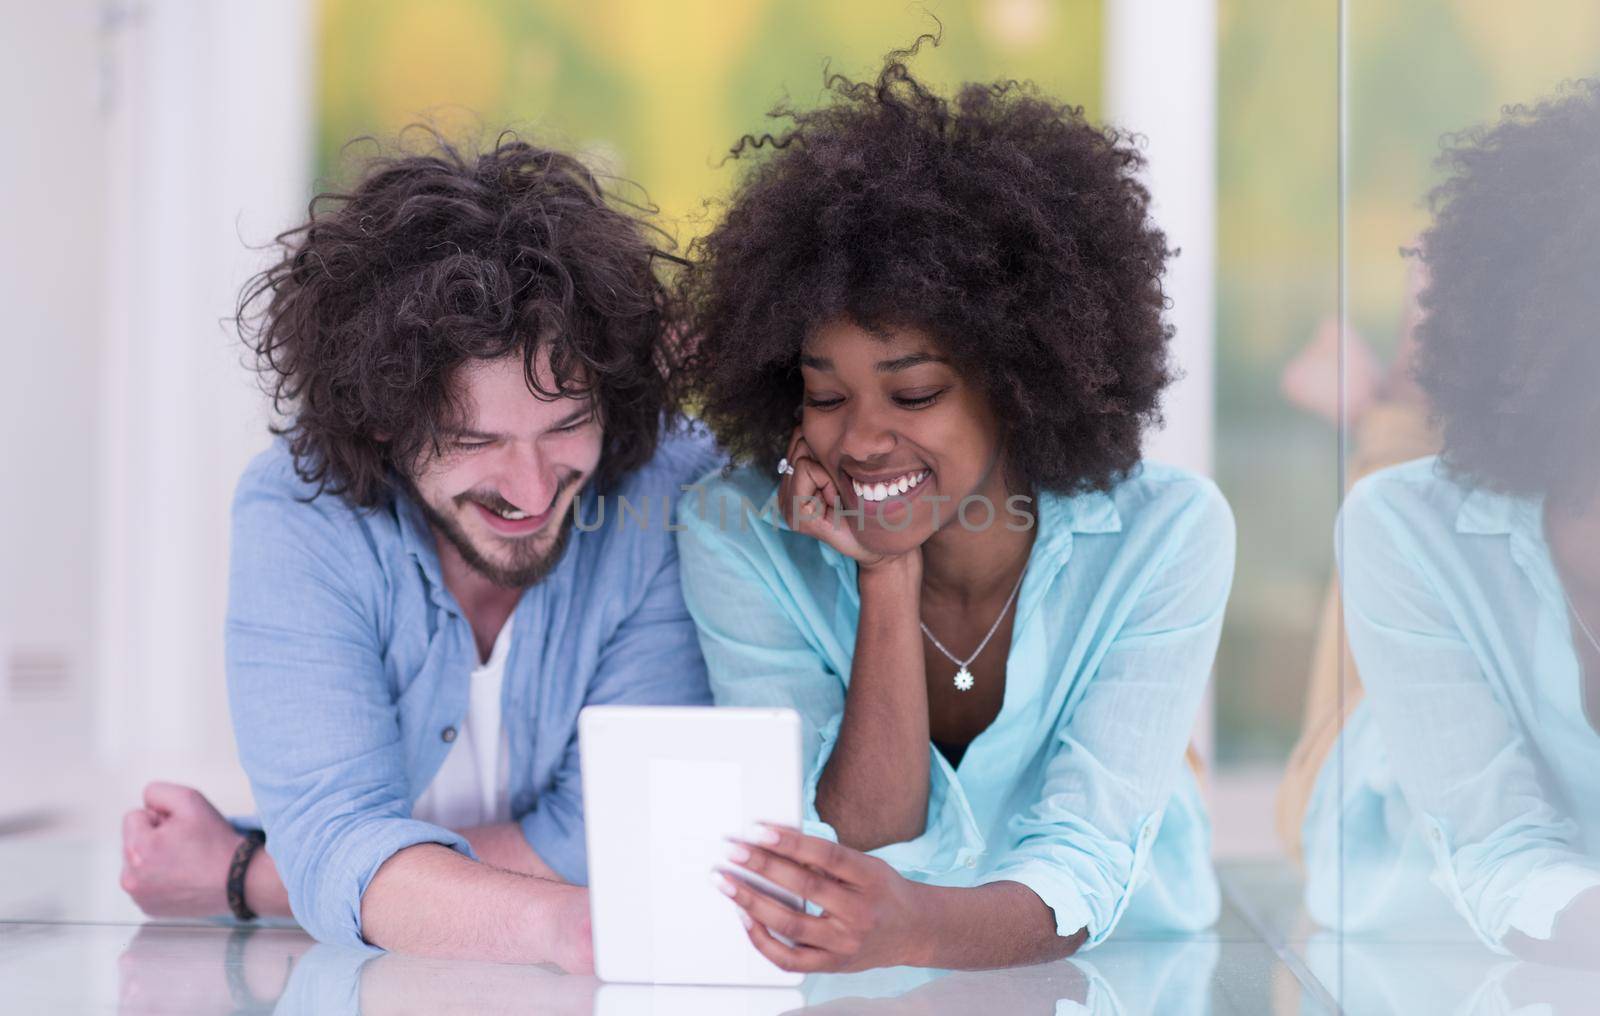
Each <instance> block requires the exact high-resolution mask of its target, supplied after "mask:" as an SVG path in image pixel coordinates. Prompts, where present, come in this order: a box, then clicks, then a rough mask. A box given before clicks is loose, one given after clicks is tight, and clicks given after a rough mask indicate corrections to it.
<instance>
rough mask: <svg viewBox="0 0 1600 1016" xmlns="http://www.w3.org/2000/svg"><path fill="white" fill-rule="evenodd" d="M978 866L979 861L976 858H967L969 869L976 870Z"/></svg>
mask: <svg viewBox="0 0 1600 1016" xmlns="http://www.w3.org/2000/svg"><path fill="white" fill-rule="evenodd" d="M977 866H978V859H977V858H976V857H969V858H967V867H969V868H976V867H977Z"/></svg>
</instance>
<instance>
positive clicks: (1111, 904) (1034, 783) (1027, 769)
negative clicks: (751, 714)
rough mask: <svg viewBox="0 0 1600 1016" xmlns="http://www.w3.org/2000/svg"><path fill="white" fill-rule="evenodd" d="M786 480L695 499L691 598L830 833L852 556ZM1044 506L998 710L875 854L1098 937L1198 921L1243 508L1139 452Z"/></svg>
mask: <svg viewBox="0 0 1600 1016" xmlns="http://www.w3.org/2000/svg"><path fill="white" fill-rule="evenodd" d="M775 496H776V484H775V482H774V479H773V478H772V477H770V476H767V475H763V474H760V473H757V472H755V471H753V470H751V469H748V468H746V469H740V470H736V471H734V472H732V473H731V474H729V475H726V476H722V475H716V474H714V475H712V476H710V477H707V478H706V480H705V481H704V482H703V483H702V484H701V485H700V489H699V490H698V491H697V492H692V493H690V494H688V495H686V496H685V500H684V501H683V503H682V504H681V505H680V508H679V513H680V518H681V519H682V524H683V526H684V531H683V532H682V533H680V534H679V538H678V539H679V556H680V560H681V566H682V578H683V584H684V599H685V601H686V602H687V604H688V606H689V612H690V614H691V615H692V616H693V617H694V619H695V623H696V626H697V627H698V629H699V633H700V644H701V648H702V649H703V651H704V653H705V657H706V665H707V668H708V672H709V674H710V678H711V687H712V693H713V695H714V696H715V698H716V701H717V703H718V704H719V705H739V706H788V707H792V708H794V709H796V710H798V711H799V713H800V715H801V718H802V728H803V741H802V751H803V752H804V763H803V764H804V766H805V771H806V773H807V777H806V782H805V814H806V818H807V820H808V826H809V828H810V830H811V831H812V832H815V833H816V834H818V835H823V836H828V837H830V838H833V837H834V832H833V830H832V829H831V828H830V827H829V826H827V825H826V824H825V823H823V822H822V821H821V819H820V817H819V816H818V815H817V811H816V788H817V780H818V779H819V777H820V776H821V774H822V770H823V768H824V766H825V765H826V763H827V761H828V758H829V756H830V754H831V752H832V749H833V745H834V741H835V738H837V736H838V733H839V725H840V721H841V720H842V718H843V713H844V701H845V688H846V685H847V684H848V682H849V680H850V664H851V657H852V655H853V653H854V649H855V636H856V623H857V618H858V616H859V613H860V598H859V594H858V592H857V587H856V566H855V562H854V561H852V560H850V559H849V558H847V557H845V556H844V555H842V554H839V553H838V552H836V551H834V550H833V549H832V548H831V547H828V546H827V545H826V544H823V543H821V542H820V541H818V540H815V539H812V538H811V537H808V536H804V535H801V534H799V533H796V532H794V531H792V530H790V529H789V528H788V527H787V526H786V525H785V524H784V523H783V520H782V518H781V515H780V514H779V513H778V512H777V511H776V508H775V505H776V502H775V500H773V499H774V498H775ZM764 509H765V510H764ZM978 514H979V513H977V512H974V513H972V515H971V516H969V517H975V516H977V515H978ZM1036 519H1037V525H1038V527H1039V528H1038V533H1037V535H1036V537H1035V540H1034V545H1033V550H1032V552H1031V555H1030V557H1029V560H1028V567H1027V571H1026V572H1025V575H1024V579H1023V583H1022V588H1021V591H1020V593H1019V599H1018V606H1017V612H1016V617H1015V620H1014V621H1013V631H1012V641H1011V652H1010V655H1009V657H1008V658H1007V662H1006V689H1005V700H1004V704H1003V706H1002V708H1001V710H1000V713H999V715H998V716H997V717H996V718H995V720H994V722H993V723H992V724H991V725H990V726H989V728H988V729H987V730H985V731H984V732H983V733H982V734H980V735H979V736H978V737H977V738H976V739H975V740H973V742H972V743H971V745H970V746H969V747H968V749H967V751H966V753H965V755H964V756H963V757H962V759H961V764H960V766H959V767H958V768H955V769H952V767H951V766H950V764H949V762H948V761H947V760H946V759H945V758H944V756H943V755H942V754H941V753H940V752H938V751H936V750H934V748H933V747H932V744H931V743H930V745H929V750H928V765H929V767H930V777H931V779H930V793H929V800H928V819H927V826H926V829H925V831H924V832H923V833H922V835H920V836H918V837H917V838H916V839H914V840H910V841H908V842H904V843H897V844H892V845H890V846H887V847H884V848H882V849H880V850H877V851H874V853H875V854H876V855H877V856H879V857H881V858H883V859H884V860H886V861H888V862H890V863H891V864H893V865H894V866H895V867H896V868H897V869H899V870H900V871H901V872H902V873H904V874H906V875H907V876H909V877H912V878H916V879H919V880H922V881H926V882H931V883H937V884H941V885H955V886H972V885H980V884H983V883H988V882H997V881H1002V880H1009V881H1015V882H1020V883H1022V884H1023V885H1026V886H1028V887H1029V888H1030V889H1032V890H1033V891H1034V892H1035V893H1037V894H1038V895H1039V897H1040V899H1042V900H1043V901H1044V902H1045V903H1046V904H1048V905H1049V906H1050V908H1051V909H1052V911H1054V914H1055V920H1056V929H1057V932H1058V934H1060V935H1063V936H1070V935H1073V934H1076V933H1077V932H1078V931H1079V930H1080V929H1083V928H1087V929H1088V933H1089V938H1088V943H1087V944H1089V945H1094V944H1097V943H1099V942H1100V941H1101V940H1103V939H1104V938H1105V937H1106V935H1108V934H1109V933H1110V932H1111V929H1112V928H1113V927H1114V926H1116V925H1117V923H1118V921H1119V920H1121V919H1123V917H1124V913H1125V912H1126V914H1127V918H1126V919H1127V920H1128V921H1129V923H1130V924H1138V925H1149V926H1153V927H1166V928H1176V929H1194V928H1202V927H1206V926H1208V925H1210V924H1211V923H1212V922H1213V921H1214V920H1215V919H1216V915H1217V909H1218V893H1217V884H1216V880H1215V877H1214V875H1213V873H1212V869H1211V864H1210V856H1209V847H1210V827H1209V824H1208V822H1207V819H1206V816H1205V813H1204V811H1203V809H1202V807H1201V802H1200V795H1199V789H1198V786H1197V784H1196V782H1195V779H1194V776H1193V774H1192V773H1191V772H1190V771H1189V769H1188V767H1187V766H1186V765H1185V764H1184V762H1183V756H1184V748H1185V745H1186V744H1187V742H1188V738H1189V735H1190V731H1191V729H1192V728H1193V726H1194V722H1195V714H1196V711H1197V709H1198V708H1199V705H1200V702H1201V699H1202V697H1203V694H1204V690H1205V684H1206V680H1207V676H1208V675H1209V673H1210V670H1211V663H1212V657H1213V655H1214V654H1215V651H1216V646H1217V638H1218V635H1219V632H1220V629H1221V626H1222V616H1223V608H1224V605H1225V604H1226V602H1227V597H1228V588H1229V585H1230V583H1231V581H1232V576H1233V554H1234V531H1233V518H1232V515H1231V514H1230V513H1229V510H1228V506H1227V503H1226V502H1225V501H1224V500H1223V498H1222V495H1221V494H1220V493H1219V492H1218V491H1217V489H1216V487H1215V485H1213V484H1212V483H1211V482H1210V481H1208V480H1205V479H1202V478H1199V477H1196V476H1192V475H1189V474H1187V473H1184V472H1182V471H1180V470H1177V469H1173V468H1170V467H1166V466H1158V465H1153V464H1147V465H1145V466H1144V467H1142V468H1141V470H1140V471H1138V472H1137V473H1136V474H1135V475H1134V476H1132V477H1130V478H1129V479H1127V480H1124V481H1123V482H1122V483H1120V484H1118V485H1117V486H1116V487H1115V488H1113V490H1112V491H1111V492H1110V493H1109V494H1107V493H1090V494H1084V495H1080V496H1075V497H1065V496H1057V495H1051V494H1047V495H1045V496H1043V497H1041V498H1040V499H1039V500H1038V502H1037V516H1036ZM976 521H977V520H976V519H975V518H974V523H975V522H976ZM1007 521H1009V520H1008V518H1007V516H1006V515H1005V513H1004V512H999V513H998V519H997V521H996V523H995V524H997V525H999V524H1005V523H1006V522H1007ZM951 524H956V523H954V522H952V523H951ZM1136 890H1137V892H1136ZM1130 904H1131V907H1130Z"/></svg>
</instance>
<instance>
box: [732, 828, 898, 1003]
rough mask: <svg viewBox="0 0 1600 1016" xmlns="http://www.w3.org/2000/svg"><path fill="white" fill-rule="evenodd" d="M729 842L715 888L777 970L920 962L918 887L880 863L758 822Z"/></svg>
mask: <svg viewBox="0 0 1600 1016" xmlns="http://www.w3.org/2000/svg"><path fill="white" fill-rule="evenodd" d="M730 843H731V846H730V848H729V851H728V860H729V862H730V864H729V866H728V867H726V868H724V869H721V871H722V872H723V874H722V875H721V881H722V891H723V892H724V893H726V894H727V895H728V896H730V897H731V898H732V899H733V901H734V902H735V903H737V904H738V905H739V908H740V917H741V918H742V919H743V921H744V926H745V933H746V934H747V935H749V936H750V942H751V944H752V945H754V946H755V947H756V949H757V950H758V951H759V952H760V953H761V955H763V956H765V957H766V958H767V959H769V960H771V961H772V962H773V963H774V964H775V965H777V966H778V967H780V968H782V969H784V970H792V971H800V972H805V973H816V972H821V971H829V972H840V971H854V970H866V969H869V968H871V967H892V966H901V965H908V964H909V965H918V966H922V965H926V959H925V957H924V956H923V955H922V952H923V949H922V943H921V940H922V939H923V937H924V936H923V934H922V931H923V929H924V928H925V927H926V925H927V917H928V916H929V915H928V914H927V913H926V912H925V910H926V907H925V903H926V902H927V898H926V893H925V891H924V890H925V887H923V886H921V885H919V884H917V883H915V882H912V881H911V880H910V879H907V878H905V877H904V876H903V875H901V874H900V873H899V872H897V871H895V870H894V868H893V867H891V866H890V865H889V864H888V863H887V862H885V861H881V860H879V859H878V858H876V857H872V856H870V855H868V854H863V853H862V852H860V851H859V850H852V849H850V848H849V847H846V846H842V845H841V844H838V843H835V842H833V841H832V840H825V839H822V838H820V837H817V836H807V835H805V834H804V833H802V832H800V831H799V830H797V829H793V828H789V827H787V826H780V825H770V824H762V825H759V826H757V827H756V828H755V830H754V831H753V832H752V833H751V834H750V835H749V837H748V838H747V839H734V840H731V841H730ZM750 876H755V877H757V878H760V879H763V880H765V881H766V882H769V883H771V884H773V885H775V886H777V887H779V888H781V889H786V890H788V891H789V892H791V893H793V894H794V895H795V896H797V897H799V898H800V899H802V900H810V901H811V902H813V903H815V904H817V906H819V907H821V908H822V913H821V915H819V916H813V915H811V914H808V913H807V912H806V911H805V910H804V909H797V908H795V907H793V906H790V905H789V904H787V903H784V902H782V901H780V900H778V899H777V898H775V897H774V896H772V895H770V894H768V893H765V892H761V891H760V890H758V889H756V888H755V887H753V886H752V885H751V884H750V882H749V881H748V879H749V877H750ZM780 937H781V940H780ZM784 940H786V941H784ZM791 943H792V944H791Z"/></svg>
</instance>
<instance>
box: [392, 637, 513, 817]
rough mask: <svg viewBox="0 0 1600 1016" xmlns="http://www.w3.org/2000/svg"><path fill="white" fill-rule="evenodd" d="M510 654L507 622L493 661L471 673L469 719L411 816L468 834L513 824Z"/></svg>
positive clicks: (490, 652) (498, 640) (494, 651)
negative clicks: (503, 720) (506, 689)
mask: <svg viewBox="0 0 1600 1016" xmlns="http://www.w3.org/2000/svg"><path fill="white" fill-rule="evenodd" d="M510 652H511V622H510V620H509V619H508V620H507V621H506V623H505V624H504V625H502V626H501V627H500V634H499V635H498V636H496V637H495V640H494V648H493V649H491V650H490V651H489V659H488V660H487V661H486V662H484V663H482V664H480V665H479V666H478V667H477V669H475V670H474V671H473V672H472V677H471V681H472V683H471V686H470V687H469V688H468V690H467V718H466V720H465V721H464V722H463V723H462V724H461V729H459V730H457V731H456V739H455V741H453V742H452V743H451V745H450V751H449V753H448V754H446V755H445V757H444V764H443V765H441V766H439V772H438V773H437V774H435V775H434V777H433V782H432V783H430V784H428V786H427V789H426V790H424V791H423V792H422V796H421V797H419V798H418V799H417V803H416V804H415V805H413V806H412V808H411V816H412V817H413V818H417V819H421V820H422V821H424V822H432V823H433V824H434V825H441V826H444V827H445V828H446V829H457V830H459V829H469V828H471V827H472V826H480V825H492V824H494V823H497V822H509V821H511V803H510V783H511V779H510V777H511V752H510V747H509V744H508V742H507V740H506V732H505V728H504V727H502V726H501V724H500V689H501V686H502V685H504V684H505V673H506V656H507V655H509V654H510Z"/></svg>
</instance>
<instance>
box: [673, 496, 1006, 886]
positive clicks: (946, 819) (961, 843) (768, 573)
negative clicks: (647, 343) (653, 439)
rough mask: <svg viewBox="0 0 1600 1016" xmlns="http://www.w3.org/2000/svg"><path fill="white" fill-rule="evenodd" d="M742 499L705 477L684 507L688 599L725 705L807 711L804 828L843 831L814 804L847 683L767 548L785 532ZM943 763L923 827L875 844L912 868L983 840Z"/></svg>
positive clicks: (931, 870)
mask: <svg viewBox="0 0 1600 1016" xmlns="http://www.w3.org/2000/svg"><path fill="white" fill-rule="evenodd" d="M738 502H739V499H738V498H737V496H735V495H734V494H733V493H732V492H731V491H730V490H729V489H728V488H727V487H724V486H722V485H720V484H717V483H715V482H710V483H708V484H707V486H706V489H705V491H704V497H703V498H702V499H701V505H702V506H701V509H700V510H698V511H693V512H691V511H685V512H684V513H683V527H684V528H683V531H682V532H680V533H679V535H678V546H679V554H680V557H681V559H682V563H683V592H684V599H685V601H686V602H687V603H688V606H689V613H690V614H691V616H692V617H693V618H694V621H695V625H696V628H697V629H698V631H699V636H700V646H701V649H702V651H703V652H704V653H705V659H706V667H707V672H708V674H709V675H710V679H711V691H712V695H713V697H714V698H715V700H716V702H717V704H718V705H722V706H747V707H765V708H773V707H777V708H789V709H793V710H795V711H796V712H798V713H799V714H800V724H801V771H802V773H803V774H804V783H803V787H802V795H803V805H804V811H803V815H804V819H805V831H806V832H808V833H810V834H811V835H813V836H822V837H825V838H827V839H832V840H837V839H838V834H837V833H836V831H835V830H834V829H833V827H832V826H831V825H829V824H828V823H827V822H825V821H823V820H822V817H821V816H820V815H819V814H818V813H817V807H816V800H817V785H818V783H819V782H820V780H821V778H822V773H823V771H824V770H825V769H826V768H827V764H828V760H829V758H831V757H832V754H833V747H834V744H835V742H836V741H837V739H838V736H839V727H840V724H841V723H842V721H843V718H844V702H845V682H844V680H843V678H842V677H841V676H840V675H839V673H838V672H837V671H836V670H835V669H834V668H832V667H830V666H829V665H828V663H827V661H826V660H825V659H824V657H823V655H822V654H821V653H820V652H819V651H818V649H817V647H816V646H815V645H813V644H812V643H811V641H810V640H808V639H807V637H806V632H805V630H804V627H803V626H805V625H806V624H807V622H806V621H805V620H804V616H805V611H806V609H807V608H806V607H804V606H802V605H800V604H799V603H796V602H794V600H793V598H792V597H791V596H790V594H789V593H788V592H786V591H785V583H784V582H783V581H781V579H780V577H779V575H778V572H777V569H778V567H779V562H778V561H777V560H775V558H774V556H773V555H772V554H771V553H770V552H769V551H768V550H767V545H766V543H765V542H764V541H767V540H774V539H777V538H779V537H778V533H779V531H778V530H777V529H770V531H762V530H760V529H757V528H756V527H758V526H761V527H766V526H768V523H766V522H763V521H760V520H756V519H751V518H748V517H747V518H745V519H744V524H743V525H741V524H740V521H739V520H740V517H741V516H740V514H739V513H740V511H741V510H742V509H743V505H741V504H739V503H738ZM783 566H784V567H793V564H792V562H784V563H783ZM786 600H787V602H786ZM818 626H820V622H819V625H818ZM929 751H930V754H931V753H932V748H931V746H930V748H929ZM936 762H937V764H935V765H934V768H933V772H932V776H931V779H930V784H929V794H928V818H927V822H926V824H925V826H924V831H923V833H922V834H921V835H919V836H917V837H916V838H915V839H912V840H908V841H906V842H904V843H895V844H890V845H888V846H885V847H881V848H879V849H877V850H874V851H871V853H872V854H873V856H875V857H879V858H881V859H883V860H884V861H887V862H888V863H890V864H892V865H893V866H894V867H895V868H896V869H898V870H899V871H901V872H902V873H905V874H922V873H926V874H938V873H943V872H945V871H948V870H950V869H952V868H954V867H955V866H957V865H959V864H962V863H965V861H966V860H967V858H968V857H970V856H975V855H976V854H978V853H980V852H981V851H982V849H983V836H982V834H981V833H980V832H979V830H978V827H977V823H976V821H975V820H974V818H973V815H972V810H971V807H970V806H969V804H968V802H967V799H966V797H965V795H964V794H963V793H962V791H961V788H960V786H959V784H957V783H956V782H955V780H954V778H953V776H952V775H951V772H950V769H949V766H948V764H947V763H944V760H943V759H942V758H939V759H937V760H936Z"/></svg>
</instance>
